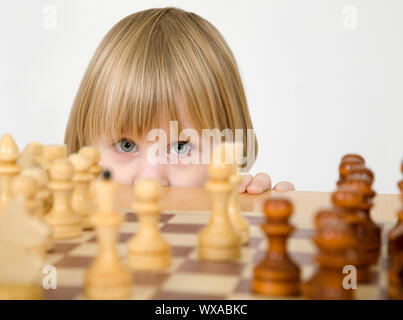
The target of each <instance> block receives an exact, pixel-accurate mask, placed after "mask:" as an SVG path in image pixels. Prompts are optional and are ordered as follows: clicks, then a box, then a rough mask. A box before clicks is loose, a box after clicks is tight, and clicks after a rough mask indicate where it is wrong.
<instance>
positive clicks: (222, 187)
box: [198, 144, 241, 262]
mask: <svg viewBox="0 0 403 320" xmlns="http://www.w3.org/2000/svg"><path fill="white" fill-rule="evenodd" d="M231 148H232V146H230V145H227V144H221V145H219V146H218V147H217V148H215V150H214V154H213V157H212V160H211V163H210V165H209V167H208V173H209V176H210V180H209V181H208V182H207V183H206V185H205V188H206V190H207V191H208V192H209V193H210V197H211V205H212V210H211V215H210V220H209V222H208V224H207V225H206V226H205V227H204V228H203V229H202V230H201V231H200V233H199V248H198V254H199V259H200V260H205V261H221V262H223V261H232V260H236V259H239V258H240V256H241V236H240V234H239V233H238V231H237V230H236V229H235V227H234V226H233V224H232V223H231V221H230V217H229V212H228V208H229V206H228V205H229V198H230V195H231V191H232V186H231V183H230V181H229V179H230V176H231V174H232V172H233V165H232V164H228V163H226V161H225V160H224V158H223V156H225V155H226V154H227V153H228V152H232V151H231V150H229V149H231Z"/></svg>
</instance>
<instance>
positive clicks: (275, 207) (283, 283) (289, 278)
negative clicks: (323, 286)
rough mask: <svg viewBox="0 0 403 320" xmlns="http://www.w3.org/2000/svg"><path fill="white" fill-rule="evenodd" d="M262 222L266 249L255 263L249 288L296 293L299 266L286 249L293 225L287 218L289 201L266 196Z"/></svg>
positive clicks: (290, 212)
mask: <svg viewBox="0 0 403 320" xmlns="http://www.w3.org/2000/svg"><path fill="white" fill-rule="evenodd" d="M264 213H265V216H266V223H264V224H262V226H261V228H262V230H263V232H264V233H265V234H266V235H267V238H268V241H269V243H268V250H267V254H266V256H265V257H264V258H263V260H262V261H261V262H260V263H259V264H258V265H257V266H256V267H255V269H254V273H253V275H254V277H253V282H252V288H253V291H254V292H257V293H260V294H265V295H269V296H296V295H298V294H299V293H300V269H299V267H298V265H296V264H295V263H294V262H293V261H292V260H291V258H290V257H289V256H288V253H287V238H288V237H289V235H290V234H291V233H292V232H293V230H294V227H293V226H291V225H290V224H289V222H288V219H289V217H290V216H291V214H292V204H291V202H290V201H288V200H286V199H280V198H277V199H268V200H267V201H266V202H265V204H264Z"/></svg>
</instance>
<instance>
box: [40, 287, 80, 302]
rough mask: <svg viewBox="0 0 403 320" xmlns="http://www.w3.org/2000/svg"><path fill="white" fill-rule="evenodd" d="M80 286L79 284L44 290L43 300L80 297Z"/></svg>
mask: <svg viewBox="0 0 403 320" xmlns="http://www.w3.org/2000/svg"><path fill="white" fill-rule="evenodd" d="M81 291H82V288H81V286H72V287H68V286H65V287H63V288H60V289H47V290H44V299H45V300H73V299H80V296H81V295H82V293H81Z"/></svg>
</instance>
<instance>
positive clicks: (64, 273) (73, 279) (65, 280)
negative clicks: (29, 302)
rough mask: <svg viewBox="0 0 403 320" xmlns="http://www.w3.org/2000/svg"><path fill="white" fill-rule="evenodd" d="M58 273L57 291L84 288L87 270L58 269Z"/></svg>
mask: <svg viewBox="0 0 403 320" xmlns="http://www.w3.org/2000/svg"><path fill="white" fill-rule="evenodd" d="M56 271H57V289H55V290H64V288H65V287H78V288H82V286H83V282H84V274H85V272H86V269H83V268H80V269H79V268H74V269H71V268H62V267H57V269H56Z"/></svg>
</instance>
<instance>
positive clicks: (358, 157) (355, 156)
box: [340, 153, 365, 165]
mask: <svg viewBox="0 0 403 320" xmlns="http://www.w3.org/2000/svg"><path fill="white" fill-rule="evenodd" d="M351 159H354V160H358V161H360V162H361V164H362V165H365V159H364V158H363V157H362V156H361V155H359V154H356V153H348V154H346V155H344V156H343V157H342V158H341V160H340V163H342V162H345V161H349V160H351Z"/></svg>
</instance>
